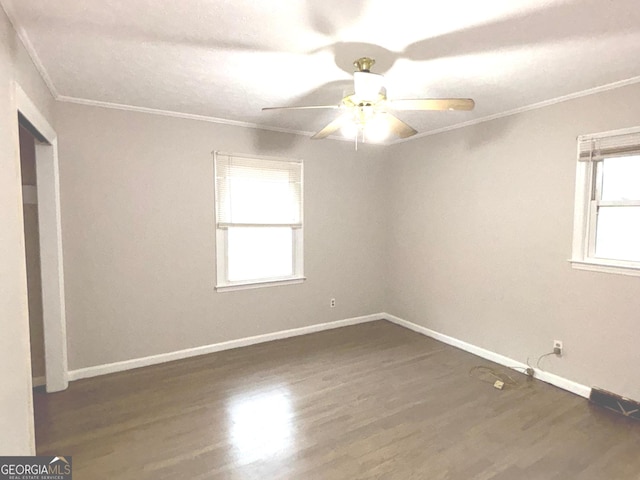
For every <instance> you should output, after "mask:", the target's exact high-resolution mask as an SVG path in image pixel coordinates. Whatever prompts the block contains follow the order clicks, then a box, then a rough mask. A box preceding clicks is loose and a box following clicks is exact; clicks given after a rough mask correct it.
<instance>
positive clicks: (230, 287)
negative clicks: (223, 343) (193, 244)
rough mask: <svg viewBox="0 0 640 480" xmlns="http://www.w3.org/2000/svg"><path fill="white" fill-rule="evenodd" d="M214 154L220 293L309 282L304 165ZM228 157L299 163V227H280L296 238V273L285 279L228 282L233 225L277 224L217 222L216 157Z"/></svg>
mask: <svg viewBox="0 0 640 480" xmlns="http://www.w3.org/2000/svg"><path fill="white" fill-rule="evenodd" d="M212 154H213V188H214V221H215V225H214V227H215V230H216V235H215V239H216V246H215V249H216V284H215V289H216V291H217V292H230V291H237V290H248V289H253V288H264V287H274V286H281V285H292V284H297V283H302V282H304V281H305V280H306V277H305V276H304V163H303V161H302V160H299V159H291V158H283V157H273V156H264V155H254V154H241V153H228V152H219V151H214V152H212ZM218 155H228V156H236V157H244V158H251V159H256V160H267V161H269V160H271V161H279V162H295V163H299V164H300V174H301V179H302V193H301V196H300V224H299V225H298V224H296V225H277V226H289V227H291V232H292V235H293V239H292V245H293V249H292V255H293V259H292V260H293V263H292V267H293V268H292V270H293V274H292V275H288V276H284V277H273V278H264V279H254V280H240V281H229V280H227V279H228V278H229V275H228V273H229V272H228V246H229V242H228V231H229V227H230V226H239V227H242V226H246V227H271V226H274V225H266V224H237V225H233V224H226V223H225V224H221V223H219V222H218V205H217V202H218V192H217V178H218V174H217V156H218Z"/></svg>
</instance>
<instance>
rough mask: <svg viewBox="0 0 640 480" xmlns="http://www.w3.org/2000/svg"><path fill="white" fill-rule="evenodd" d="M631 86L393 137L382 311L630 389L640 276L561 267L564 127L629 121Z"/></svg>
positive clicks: (566, 220)
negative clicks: (397, 140) (409, 137)
mask: <svg viewBox="0 0 640 480" xmlns="http://www.w3.org/2000/svg"><path fill="white" fill-rule="evenodd" d="M639 112H640V85H633V86H629V87H625V88H620V89H617V90H613V91H609V92H605V93H600V94H597V95H592V96H588V97H583V98H579V99H575V100H571V101H567V102H564V103H560V104H556V105H554V106H550V107H546V108H543V109H539V110H534V111H530V112H527V113H523V114H520V115H515V116H511V117H507V118H503V119H499V120H495V121H491V122H487V123H483V124H479V125H476V126H472V127H468V128H464V129H459V130H455V131H451V132H448V133H443V134H439V135H434V136H430V137H425V138H423V139H418V140H415V141H412V142H408V143H403V144H398V145H395V146H393V147H392V149H391V150H389V151H388V153H389V156H390V158H389V162H388V165H387V166H388V168H389V174H388V176H389V178H390V179H392V181H393V185H392V187H391V191H390V202H389V206H388V215H389V218H390V222H391V225H392V228H391V229H390V237H389V239H388V242H389V257H388V259H389V262H388V264H387V268H388V275H389V281H390V283H389V288H390V294H389V295H390V296H389V298H390V303H389V307H388V308H389V310H387V311H389V312H390V313H393V314H395V315H397V316H399V317H402V318H404V319H406V320H410V321H412V322H415V323H418V324H420V325H423V326H426V327H428V328H431V329H433V330H436V331H439V332H441V333H444V334H447V335H450V336H453V337H456V338H458V339H461V340H464V341H466V342H469V343H472V344H475V345H478V346H481V347H483V348H486V349H489V350H492V351H494V352H498V353H500V354H503V355H506V356H508V357H511V358H513V359H515V360H518V361H522V362H524V361H526V360H527V357H530V358H531V359H534V361H535V359H537V358H538V356H539V355H540V354H542V353H546V352H548V351H550V350H551V349H552V341H553V339H560V340H563V341H564V348H565V356H564V357H563V358H562V359H556V358H549V359H546V360H545V361H544V362H543V363H542V364H541V365H542V366H543V368H545V369H546V370H549V371H551V372H553V373H555V374H558V375H560V376H562V377H566V378H568V379H571V380H574V381H576V382H579V383H582V384H584V385H587V386H594V385H596V386H600V387H603V388H606V389H608V390H612V391H614V392H616V393H619V394H622V395H627V396H629V397H632V398H635V399H640V373H639V372H638V368H637V366H638V365H639V364H640V349H639V348H638V345H640V328H638V322H639V320H640V314H639V312H640V278H638V277H628V276H618V275H612V274H605V273H596V272H587V271H579V270H574V269H572V268H571V266H570V264H569V263H568V262H567V259H569V258H570V256H571V244H572V226H573V201H574V191H575V183H574V182H575V168H576V160H575V158H576V136H577V135H579V134H585V133H592V132H599V131H607V130H612V129H618V128H624V127H630V126H637V125H639V124H640V116H639V115H638V113H639Z"/></svg>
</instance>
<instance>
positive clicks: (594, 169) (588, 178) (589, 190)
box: [569, 127, 640, 276]
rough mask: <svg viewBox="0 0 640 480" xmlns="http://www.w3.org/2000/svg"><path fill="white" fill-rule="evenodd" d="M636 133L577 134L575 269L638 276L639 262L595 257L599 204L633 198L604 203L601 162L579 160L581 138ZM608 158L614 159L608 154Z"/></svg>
mask: <svg viewBox="0 0 640 480" xmlns="http://www.w3.org/2000/svg"><path fill="white" fill-rule="evenodd" d="M635 133H640V127H632V128H625V129H621V130H613V131H608V132H602V133H598V134H592V135H584V136H580V137H578V142H577V143H578V154H577V156H578V161H577V167H576V191H575V202H574V205H575V206H574V223H573V246H572V256H571V259H570V260H569V262H570V263H571V266H572V267H573V268H575V269H578V270H590V271H596V272H604V273H614V274H621V275H631V276H640V261H629V260H618V259H611V258H601V257H596V256H595V247H596V234H597V214H598V208H599V207H600V206H613V204H614V203H615V204H617V206H623V205H630V206H631V205H635V204H637V202H636V201H628V202H625V201H618V202H608V201H603V200H601V199H600V196H601V195H602V176H603V175H602V168H601V166H600V165H602V163H603V162H602V161H580V159H579V157H580V141H581V139H582V138H590V139H598V138H606V137H612V136H617V135H626V134H635ZM609 158H617V156H616V155H610V156H609Z"/></svg>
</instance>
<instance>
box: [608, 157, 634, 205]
mask: <svg viewBox="0 0 640 480" xmlns="http://www.w3.org/2000/svg"><path fill="white" fill-rule="evenodd" d="M601 168H602V200H604V201H620V200H640V157H637V156H636V157H617V158H606V159H604V160H603V161H602V167H601Z"/></svg>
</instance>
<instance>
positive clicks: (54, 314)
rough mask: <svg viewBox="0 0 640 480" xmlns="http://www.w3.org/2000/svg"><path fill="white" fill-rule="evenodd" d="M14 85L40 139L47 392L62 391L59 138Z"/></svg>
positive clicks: (64, 379) (63, 333) (63, 329)
mask: <svg viewBox="0 0 640 480" xmlns="http://www.w3.org/2000/svg"><path fill="white" fill-rule="evenodd" d="M14 83H15V99H16V107H17V110H18V113H19V114H20V115H22V116H23V117H24V118H25V119H26V120H27V122H28V123H29V124H30V125H31V126H32V127H33V128H34V129H35V130H36V131H37V133H38V134H39V135H38V137H39V138H38V140H40V141H38V142H36V149H35V150H36V189H37V192H38V228H39V236H40V239H39V241H40V275H41V277H42V316H43V324H44V356H45V368H46V389H47V392H59V391H61V390H65V389H66V388H67V386H68V385H69V381H68V378H67V370H68V364H67V326H66V314H65V301H64V269H63V259H62V224H61V215H60V176H59V169H58V136H57V134H56V131H55V130H54V129H53V127H52V126H51V125H50V124H49V122H48V121H47V120H46V118H45V117H44V115H42V113H41V112H40V110H39V109H38V108H37V107H36V106H35V104H34V103H33V101H31V99H30V98H29V97H28V95H27V94H26V93H25V92H24V90H23V89H22V87H20V85H19V84H18V83H17V82H14Z"/></svg>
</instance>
